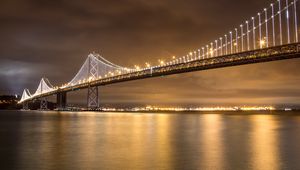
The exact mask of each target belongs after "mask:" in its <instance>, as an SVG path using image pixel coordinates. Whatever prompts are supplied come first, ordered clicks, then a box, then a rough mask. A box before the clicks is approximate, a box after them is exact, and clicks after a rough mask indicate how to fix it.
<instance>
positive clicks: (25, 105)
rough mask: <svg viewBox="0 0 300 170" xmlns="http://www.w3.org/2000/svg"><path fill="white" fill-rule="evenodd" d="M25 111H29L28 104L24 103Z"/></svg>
mask: <svg viewBox="0 0 300 170" xmlns="http://www.w3.org/2000/svg"><path fill="white" fill-rule="evenodd" d="M23 110H29V107H28V102H23Z"/></svg>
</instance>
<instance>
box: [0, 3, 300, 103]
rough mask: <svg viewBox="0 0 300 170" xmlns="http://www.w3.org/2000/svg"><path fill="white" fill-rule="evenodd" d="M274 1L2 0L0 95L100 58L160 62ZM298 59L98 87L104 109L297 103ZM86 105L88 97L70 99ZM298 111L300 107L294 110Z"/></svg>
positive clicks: (63, 77)
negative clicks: (96, 54)
mask: <svg viewBox="0 0 300 170" xmlns="http://www.w3.org/2000/svg"><path fill="white" fill-rule="evenodd" d="M271 2H272V1H270V0H268V1H259V0H250V1H246V0H233V1H228V0H215V1H205V0H184V1H183V0H180V1H171V0H165V1H161V0H152V1H148V0H122V1H111V0H110V1H109V0H98V1H96V0H85V1H83V0H74V1H66V0H53V1H49V0H22V1H18V0H2V1H1V2H0V37H1V41H0V76H1V80H3V83H1V84H0V93H21V92H22V90H23V88H24V87H28V88H29V89H30V90H31V91H32V92H33V91H34V90H35V88H36V86H37V84H38V81H39V79H40V78H41V77H43V76H45V77H48V78H49V79H50V81H51V82H52V83H53V84H55V85H60V84H62V83H64V82H67V81H69V80H70V79H71V78H72V77H73V76H74V75H75V73H76V72H77V71H78V69H79V68H80V66H81V64H82V63H83V61H84V60H85V58H86V56H87V55H88V54H89V53H90V52H92V51H96V52H99V53H101V54H102V55H103V56H105V58H107V59H109V60H110V61H112V62H114V63H117V64H119V65H124V66H132V65H135V64H139V65H142V64H143V63H145V62H146V61H148V62H151V63H156V62H157V60H158V59H160V58H164V59H167V58H170V56H172V55H176V56H179V55H183V54H185V53H186V52H188V51H190V50H192V49H196V48H199V47H200V46H201V45H203V44H205V43H207V42H210V41H211V40H214V39H215V38H216V37H218V36H221V35H223V34H224V33H225V32H227V31H229V30H231V29H232V28H234V27H235V26H237V25H239V23H241V22H242V21H244V20H246V19H247V18H250V17H251V16H252V14H255V13H257V12H258V11H260V10H261V9H263V7H265V6H267V5H269V4H270V3H271ZM299 66H300V61H299V60H298V59H294V60H289V61H280V62H273V63H265V64H257V65H249V66H240V67H232V68H224V69H216V70H209V71H203V72H195V73H187V74H181V75H173V76H168V77H160V78H153V79H147V80H140V81H133V82H126V83H120V84H115V85H110V86H105V87H101V90H100V91H101V101H102V102H103V103H137V104H148V103H149V104H162V103H163V104H166V105H171V104H247V103H250V104H265V103H269V104H280V103H291V104H295V101H300V100H299V98H300V95H299V90H300V88H299V87H298V85H299V83H300V79H299V76H298V74H299ZM69 95H70V96H71V97H70V98H71V99H70V100H71V102H74V103H77V102H80V101H81V102H84V101H85V99H86V97H85V91H84V90H83V91H80V92H76V93H75V92H74V93H70V94H69ZM296 104H297V103H296Z"/></svg>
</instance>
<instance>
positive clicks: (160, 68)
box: [20, 0, 300, 109]
mask: <svg viewBox="0 0 300 170" xmlns="http://www.w3.org/2000/svg"><path fill="white" fill-rule="evenodd" d="M297 6H298V0H277V1H276V2H275V3H273V4H271V5H270V6H269V7H268V8H264V9H263V10H262V11H261V12H259V13H257V15H255V16H254V17H251V18H250V19H249V20H247V21H245V22H243V23H242V24H241V25H239V27H237V28H235V29H233V31H229V32H228V33H226V34H224V35H223V36H221V37H219V38H217V39H215V40H214V41H212V42H210V43H209V44H207V45H204V46H203V47H201V48H199V49H197V50H195V51H191V52H189V53H188V54H187V55H184V56H182V57H175V56H174V57H173V59H172V60H171V61H167V62H164V61H160V64H159V65H156V66H151V65H150V64H148V63H147V64H146V67H144V68H140V67H138V66H135V67H134V68H127V67H122V66H120V65H117V64H114V63H111V62H110V61H108V60H106V59H105V58H103V57H102V56H100V55H99V54H96V53H92V54H90V55H88V57H87V59H86V60H85V62H84V63H83V65H82V67H81V68H80V70H79V71H78V73H77V74H76V75H75V77H74V78H73V79H72V80H71V81H70V82H68V83H66V84H64V85H62V86H60V87H54V86H52V85H51V84H50V82H49V81H48V80H47V79H46V78H42V79H41V81H40V84H39V86H38V88H37V90H36V91H35V93H34V94H31V93H30V92H29V90H28V89H25V90H24V92H23V95H22V98H21V100H20V103H23V106H24V108H28V102H30V101H33V100H37V99H38V100H40V101H41V105H40V106H41V109H47V97H48V96H51V95H57V107H58V109H64V108H65V107H66V103H67V92H70V91H75V90H79V89H85V88H87V89H88V98H87V107H88V108H90V109H95V108H97V107H98V106H99V99H98V87H99V86H103V85H107V84H113V83H119V82H124V81H131V80H137V79H144V78H150V77H157V76H163V75H171V74H179V73H185V72H191V71H199V70H207V69H214V68H221V67H230V66H237V65H243V64H252V63H260V62H269V61H276V60H284V59H291V58H299V57H300V42H299V38H298V31H299V27H298V17H297V10H298V8H297Z"/></svg>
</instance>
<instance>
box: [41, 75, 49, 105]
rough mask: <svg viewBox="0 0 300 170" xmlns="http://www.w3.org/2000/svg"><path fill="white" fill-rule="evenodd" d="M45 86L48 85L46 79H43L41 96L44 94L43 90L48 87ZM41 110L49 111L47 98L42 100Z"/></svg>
mask: <svg viewBox="0 0 300 170" xmlns="http://www.w3.org/2000/svg"><path fill="white" fill-rule="evenodd" d="M44 84H46V83H45V80H44V78H42V80H41V83H40V85H41V89H40V90H41V94H42V93H43V89H44V88H46V87H44ZM40 110H48V101H47V98H46V97H42V98H41V102H40Z"/></svg>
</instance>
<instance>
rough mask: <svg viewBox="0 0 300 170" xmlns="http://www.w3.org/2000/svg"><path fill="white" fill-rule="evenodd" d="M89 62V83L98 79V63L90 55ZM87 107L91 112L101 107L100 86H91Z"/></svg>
mask: <svg viewBox="0 0 300 170" xmlns="http://www.w3.org/2000/svg"><path fill="white" fill-rule="evenodd" d="M88 60H89V61H88V62H89V64H88V75H89V76H88V79H89V81H92V80H96V79H97V78H98V62H97V60H96V58H95V56H94V55H93V54H90V55H89V57H88ZM87 107H88V109H91V110H93V109H96V108H98V107H99V98H98V86H91V84H89V87H88V95H87Z"/></svg>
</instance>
